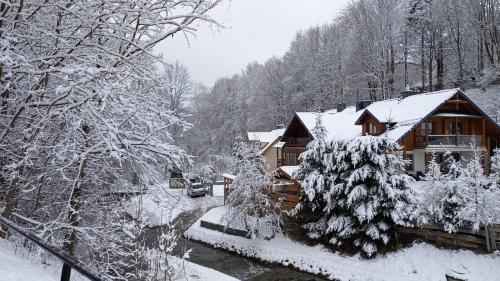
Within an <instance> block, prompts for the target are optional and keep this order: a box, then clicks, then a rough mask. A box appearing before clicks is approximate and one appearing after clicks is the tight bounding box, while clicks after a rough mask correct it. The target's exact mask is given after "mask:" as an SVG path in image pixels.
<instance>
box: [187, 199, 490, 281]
mask: <svg viewBox="0 0 500 281" xmlns="http://www.w3.org/2000/svg"><path fill="white" fill-rule="evenodd" d="M221 208H224V207H218V208H214V209H212V210H211V211H209V212H207V213H206V214H205V215H204V216H203V217H201V218H200V219H198V220H197V221H196V222H195V223H194V224H193V225H192V226H191V227H190V228H189V229H188V230H187V231H186V232H185V233H184V234H185V236H186V237H188V238H189V239H193V240H197V241H201V242H204V243H207V244H210V245H212V246H213V247H217V248H222V249H226V250H229V251H232V252H235V253H238V254H240V255H243V256H247V257H253V258H257V259H260V260H262V261H265V262H270V263H277V264H281V265H284V266H292V267H294V268H296V269H298V270H301V271H305V272H309V273H313V274H320V275H323V276H326V277H327V278H329V279H332V280H346V281H347V280H350V281H357V280H359V281H365V280H371V281H397V280H398V281H399V280H415V281H417V280H419V281H420V280H429V281H434V280H436V281H441V280H446V279H445V275H446V274H448V275H452V276H456V277H460V278H463V279H466V280H468V281H483V280H500V276H498V272H499V271H498V264H499V263H500V254H499V253H497V254H484V255H478V254H475V253H473V252H470V251H465V250H442V249H438V248H436V247H434V246H432V245H429V244H425V243H419V244H415V245H413V246H412V247H409V248H406V249H403V250H401V251H398V252H395V253H391V254H388V255H385V256H379V257H377V258H375V259H372V260H364V259H361V258H360V257H359V256H353V257H350V256H343V255H340V254H338V253H333V252H331V251H330V250H328V249H327V248H325V247H323V246H320V245H317V246H313V247H311V246H307V245H304V244H301V243H298V242H295V241H293V240H292V239H290V238H289V237H286V236H284V235H277V236H276V237H275V238H273V239H271V240H265V239H260V240H256V241H252V240H250V239H246V238H243V237H238V236H233V235H228V234H225V233H221V232H218V231H214V230H210V229H206V228H203V227H201V226H200V221H201V220H207V221H210V222H213V223H219V219H218V218H217V214H221V213H223V212H221Z"/></svg>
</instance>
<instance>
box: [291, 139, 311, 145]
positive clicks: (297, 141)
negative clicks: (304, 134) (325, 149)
mask: <svg viewBox="0 0 500 281" xmlns="http://www.w3.org/2000/svg"><path fill="white" fill-rule="evenodd" d="M309 142H310V140H309V139H308V138H289V139H287V140H286V145H287V146H294V147H297V146H298V147H305V146H307V144H308V143H309Z"/></svg>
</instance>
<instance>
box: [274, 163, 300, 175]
mask: <svg viewBox="0 0 500 281" xmlns="http://www.w3.org/2000/svg"><path fill="white" fill-rule="evenodd" d="M278 169H280V170H282V171H283V172H284V173H285V174H287V175H288V176H289V177H290V178H293V173H294V172H295V171H297V170H298V169H299V166H281V167H279V168H278Z"/></svg>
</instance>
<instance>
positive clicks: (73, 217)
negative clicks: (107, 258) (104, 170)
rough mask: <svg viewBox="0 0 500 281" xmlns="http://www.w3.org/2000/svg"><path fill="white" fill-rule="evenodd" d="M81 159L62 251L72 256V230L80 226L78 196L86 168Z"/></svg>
mask: <svg viewBox="0 0 500 281" xmlns="http://www.w3.org/2000/svg"><path fill="white" fill-rule="evenodd" d="M83 157H84V158H83V159H82V160H81V162H80V169H79V173H78V176H77V177H78V178H77V180H76V182H75V183H74V184H73V192H72V193H71V198H70V201H69V225H70V226H71V228H70V229H69V230H68V234H67V236H66V242H65V243H64V250H65V251H66V252H68V254H70V255H73V254H74V253H75V246H76V231H75V229H74V228H75V227H78V226H79V225H80V216H79V210H80V195H81V192H82V180H83V178H84V177H85V168H86V166H87V157H86V156H83Z"/></svg>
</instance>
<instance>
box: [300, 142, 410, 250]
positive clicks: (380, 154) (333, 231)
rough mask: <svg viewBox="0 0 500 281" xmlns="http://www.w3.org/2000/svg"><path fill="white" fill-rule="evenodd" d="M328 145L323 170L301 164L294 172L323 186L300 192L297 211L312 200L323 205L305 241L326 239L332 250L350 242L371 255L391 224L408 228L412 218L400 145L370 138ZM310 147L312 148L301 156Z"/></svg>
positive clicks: (387, 236)
mask: <svg viewBox="0 0 500 281" xmlns="http://www.w3.org/2000/svg"><path fill="white" fill-rule="evenodd" d="M328 146H329V147H330V149H331V152H329V155H325V156H324V157H323V161H324V162H325V163H323V166H324V167H326V168H325V169H324V171H321V172H319V173H318V171H317V170H314V169H311V170H306V169H304V168H305V167H306V166H305V165H301V171H299V172H298V173H297V175H303V177H302V179H307V178H320V177H326V178H327V183H328V184H326V185H315V184H311V185H310V187H309V189H312V190H307V189H304V191H303V192H304V194H303V195H304V196H303V197H302V201H303V202H301V206H302V207H304V206H308V205H310V204H309V203H310V202H311V201H314V200H318V198H321V199H319V200H323V201H324V202H325V204H324V207H323V209H322V210H321V211H322V212H323V214H324V215H323V216H322V217H321V218H320V219H318V220H317V221H315V222H312V223H308V224H306V225H305V226H304V227H305V228H306V229H307V231H308V235H309V236H310V237H311V238H328V239H329V241H330V243H331V244H333V245H337V246H342V245H346V244H347V245H350V244H352V245H354V246H355V247H356V248H357V249H360V250H361V251H362V252H363V253H364V254H366V255H368V256H372V255H374V254H375V253H376V252H377V251H378V250H379V247H380V246H382V245H387V244H388V243H389V242H391V240H392V238H393V235H394V231H395V227H396V226H398V225H402V226H409V225H411V222H412V220H413V219H415V218H416V216H417V211H416V209H415V206H416V204H415V196H414V192H413V190H412V189H411V188H410V186H409V183H410V182H411V181H412V178H411V177H409V176H408V175H406V174H405V165H406V164H407V163H406V161H405V160H403V158H402V155H401V153H399V150H400V149H401V147H400V146H399V145H398V144H396V143H395V142H393V141H391V140H390V139H388V138H385V137H373V136H363V137H357V138H354V139H352V140H334V141H332V142H331V143H329V144H328ZM311 148H315V147H314V146H311V147H309V150H308V152H306V154H305V155H307V154H309V153H311ZM320 173H321V176H318V174H320ZM309 194H315V196H308V195H309ZM316 194H318V195H316Z"/></svg>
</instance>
